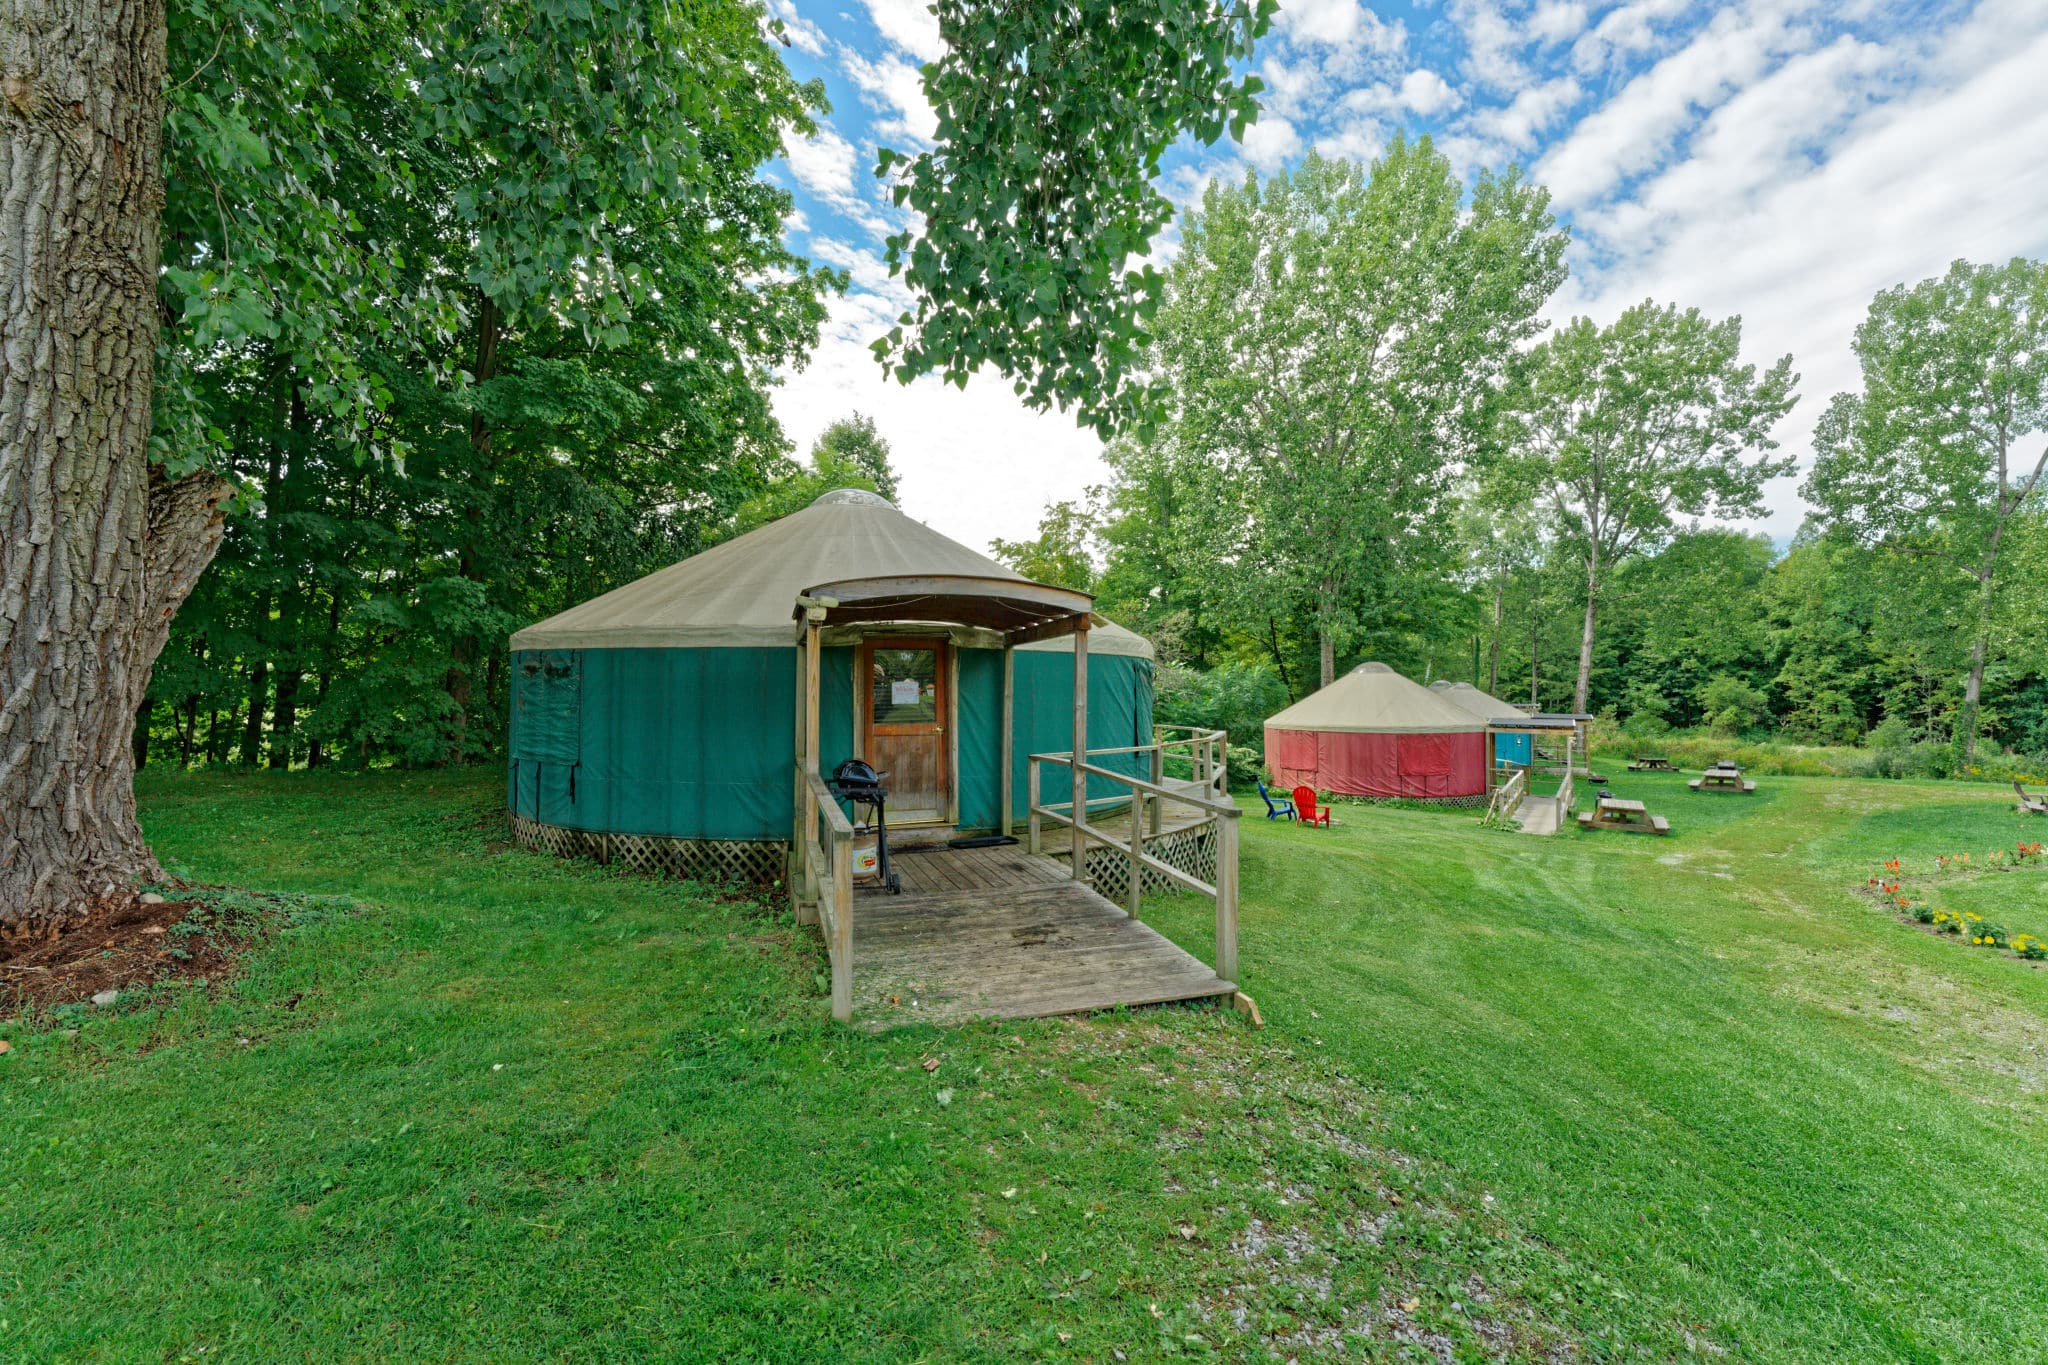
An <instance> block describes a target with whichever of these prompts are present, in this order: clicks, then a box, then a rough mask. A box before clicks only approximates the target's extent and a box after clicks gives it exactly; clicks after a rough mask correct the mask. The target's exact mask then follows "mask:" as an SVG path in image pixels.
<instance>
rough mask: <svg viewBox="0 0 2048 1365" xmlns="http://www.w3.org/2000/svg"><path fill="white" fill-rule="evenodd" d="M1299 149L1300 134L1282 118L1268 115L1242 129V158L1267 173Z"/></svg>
mask: <svg viewBox="0 0 2048 1365" xmlns="http://www.w3.org/2000/svg"><path fill="white" fill-rule="evenodd" d="M1300 150H1301V134H1300V133H1298V132H1296V131H1295V128H1294V125H1293V124H1292V123H1289V122H1288V121H1287V120H1286V119H1284V118H1275V117H1273V116H1271V115H1268V116H1266V117H1264V118H1261V119H1260V120H1259V121H1258V122H1257V123H1254V124H1253V125H1252V126H1251V127H1249V128H1247V129H1245V130H1244V158H1245V160H1247V161H1249V162H1251V163H1252V165H1254V166H1257V167H1258V168H1259V169H1260V170H1262V171H1265V172H1266V173H1267V174H1269V175H1270V174H1271V173H1272V172H1274V171H1276V170H1278V169H1280V165H1281V163H1282V162H1284V161H1286V160H1287V159H1288V158H1289V157H1291V156H1293V155H1295V154H1296V153H1297V152H1299V151H1300Z"/></svg>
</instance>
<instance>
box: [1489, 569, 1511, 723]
mask: <svg viewBox="0 0 2048 1365" xmlns="http://www.w3.org/2000/svg"><path fill="white" fill-rule="evenodd" d="M1507 592H1508V588H1507V576H1506V575H1504V574H1503V575H1500V576H1497V577H1496V578H1495V579H1494V580H1493V645H1492V648H1491V649H1490V650H1489V651H1488V653H1487V657H1486V691H1487V695H1488V696H1494V697H1497V696H1499V695H1500V627H1501V619H1502V617H1503V615H1504V614H1505V613H1506V610H1507Z"/></svg>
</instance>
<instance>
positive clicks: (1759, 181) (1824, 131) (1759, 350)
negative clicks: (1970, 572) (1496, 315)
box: [1551, 0, 2048, 535]
mask: <svg viewBox="0 0 2048 1365" xmlns="http://www.w3.org/2000/svg"><path fill="white" fill-rule="evenodd" d="M2044 69H2048V11H2044V10H2043V9H2042V8H2041V7H2040V6H2038V5H2033V4H2027V3H2023V0H1986V3H1984V4H1981V5H1980V6H1979V7H1978V9H1977V11H1976V12H1975V14H1973V15H1972V16H1971V18H1970V19H1969V20H1968V21H1967V22H1966V23H1965V24H1963V25H1962V26H1961V27H1960V28H1959V29H1958V30H1956V31H1955V32H1953V33H1950V34H1948V35H1945V36H1942V37H1940V38H1939V39H1938V40H1934V41H1928V40H1923V39H1921V38H1920V37H1919V36H1918V35H1906V36H1903V37H1899V38H1895V39H1894V40H1892V41H1891V42H1888V43H1885V44H1883V45H1878V44H1876V43H1872V42H1868V41H1861V40H1854V39H1838V40H1836V41H1835V42H1832V43H1830V44H1828V45H1826V46H1824V47H1822V48H1820V49H1818V50H1816V51H1813V52H1811V53H1806V54H1802V55H1798V56H1795V57H1793V58H1791V59H1790V60H1788V61H1786V62H1785V63H1784V64H1783V65H1782V66H1781V67H1779V68H1778V69H1777V70H1776V71H1775V72H1773V74H1772V75H1771V76H1770V77H1768V78H1766V79H1762V80H1759V81H1756V82H1754V83H1753V84H1750V85H1749V86H1747V87H1746V88H1745V89H1744V90H1743V91H1742V92H1741V93H1739V94H1737V95H1735V96H1733V97H1732V98H1729V99H1728V100H1727V101H1725V102H1724V103H1723V104H1722V105H1721V106H1720V107H1719V108H1718V109H1717V111H1716V112H1715V113H1714V114H1713V115H1712V117H1711V118H1709V119H1707V120H1706V121H1705V123H1704V125H1703V127H1702V128H1701V130H1700V132H1699V133H1698V135H1697V136H1695V137H1694V138H1693V140H1692V142H1691V144H1690V146H1689V149H1688V150H1689V156H1688V158H1687V159H1686V160H1685V161H1682V162H1679V163H1677V164H1675V165H1673V166H1672V167H1670V168H1669V169H1666V170H1663V171H1661V172H1660V173H1658V174H1656V175H1654V176H1653V177H1651V178H1650V179H1649V180H1647V181H1646V182H1644V183H1643V184H1642V186H1641V187H1640V188H1639V189H1638V191H1637V192H1636V193H1635V194H1634V195H1633V196H1632V198H1631V199H1630V200H1628V201H1627V202H1625V203H1622V204H1616V205H1611V206H1609V207H1608V208H1606V209H1603V210H1602V211H1600V212H1599V213H1597V214H1591V213H1589V214H1581V215H1578V216H1577V218H1576V220H1575V225H1576V226H1577V228H1578V230H1579V231H1580V232H1581V233H1582V234H1583V235H1587V236H1591V237H1592V238H1593V239H1594V245H1596V246H1597V247H1598V249H1599V253H1600V254H1599V257H1598V258H1597V260H1596V261H1590V262H1589V261H1587V260H1585V259H1582V258H1581V259H1575V260H1574V271H1575V274H1574V277H1573V279H1572V281H1571V282H1570V283H1569V284H1568V285H1567V286H1566V290H1565V292H1564V294H1563V296H1561V297H1560V298H1559V299H1558V300H1556V301H1555V306H1554V307H1553V309H1552V310H1551V311H1552V315H1553V316H1564V315H1566V314H1567V313H1569V312H1578V311H1584V312H1588V313H1591V314H1592V315H1593V316H1594V317H1596V318H1601V319H1606V318H1609V317H1612V316H1613V315H1614V314H1616V313H1618V312H1619V311H1620V310H1621V309H1622V308H1623V307H1626V306H1627V305H1628V304H1629V303H1632V302H1635V301H1636V300H1639V299H1642V298H1644V297H1646V296H1649V297H1655V298H1657V299H1659V300H1664V301H1673V302H1679V303H1684V304H1691V305H1696V306H1698V307H1700V308H1702V309H1703V310H1705V311H1707V312H1708V313H1710V314H1713V315H1715V316H1725V315H1728V314H1735V313H1739V314H1741V315H1742V318H1743V327H1744V341H1745V346H1744V349H1745V351H1746V352H1747V353H1748V354H1749V355H1750V356H1751V357H1752V358H1755V359H1757V360H1760V361H1762V360H1768V359H1770V358H1772V357H1775V356H1777V355H1780V354H1783V353H1786V352H1790V353H1791V354H1792V355H1793V356H1794V358H1795V368H1797V369H1798V370H1799V371H1800V373H1801V374H1802V376H1803V380H1802V383H1801V392H1802V395H1803V398H1802V401H1801V403H1800V406H1799V408H1798V409H1797V410H1796V411H1795V412H1794V414H1793V416H1792V417H1791V418H1790V419H1788V421H1787V422H1786V423H1785V424H1783V425H1782V426H1781V427H1780V429H1779V433H1778V434H1779V437H1780V440H1781V441H1782V442H1783V443H1784V448H1785V450H1786V451H1788V452H1789V453H1792V454H1795V455H1798V456H1800V457H1802V458H1805V457H1806V456H1807V455H1808V454H1809V453H1810V437H1811V430H1812V425H1813V423H1814V421H1815V420H1816V419H1817V418H1818V416H1819V414H1820V412H1821V410H1822V409H1823V408H1824V407H1825V406H1826V403H1827V400H1828V398H1829V397H1830V396H1831V395H1832V394H1834V393H1835V392H1837V391H1839V390H1842V389H1845V388H1850V387H1853V386H1854V385H1855V383H1856V379H1857V371H1856V364H1855V358H1854V355H1853V353H1852V351H1851V350H1850V341H1851V337H1852V333H1853V331H1854V328H1855V326H1856V324H1857V323H1858V322H1859V321H1860V320H1861V319H1862V316H1863V313H1864V310H1865V309H1866V308H1867V306H1868V304H1869V301H1870V298H1871V296H1872V295H1873V294H1875V293H1876V292H1877V291H1878V290H1880V289H1883V288H1888V287H1890V286H1892V285H1894V284H1899V283H1903V282H1908V281H1913V280H1919V279H1924V278H1927V277H1929V276H1932V275H1938V274H1940V273H1941V272H1942V271H1943V270H1944V269H1946V268H1947V265H1948V263H1949V262H1950V261H1951V260H1952V259H1955V258H1957V257H1964V258H1968V259H1971V260H1977V261H1992V260H2003V259H2006V258H2007V257H2010V256H2013V255H2033V256H2039V255H2041V254H2043V252H2044V251H2048V212H2044V209H2048V162H2044V160H2043V158H2042V157H2041V156H2040V154H2039V149H2040V148H2041V147H2042V146H2044V145H2048V107H2044V105H2043V103H2042V101H2041V100H2040V98H2039V89H2040V73H2041V71H2043V70H2044ZM1576 255H1577V253H1575V256H1576ZM1794 483H1796V481H1788V482H1787V483H1786V484H1785V485H1783V486H1781V487H1779V488H1778V489H1776V490H1774V491H1773V494H1772V498H1773V504H1774V509H1775V510H1774V511H1773V513H1772V515H1771V516H1770V517H1769V518H1768V519H1767V520H1766V523H1765V529H1767V530H1769V531H1771V532H1772V533H1773V534H1778V535H1785V534H1789V533H1790V532H1791V531H1792V530H1794V529H1796V528H1797V526H1798V523H1799V520H1800V518H1801V516H1802V515H1803V508H1802V507H1801V505H1800V504H1799V502H1798V499H1797V498H1796V496H1795V495H1794V492H1793V486H1794Z"/></svg>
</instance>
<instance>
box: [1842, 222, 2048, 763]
mask: <svg viewBox="0 0 2048 1365" xmlns="http://www.w3.org/2000/svg"><path fill="white" fill-rule="evenodd" d="M1856 358H1857V360H1858V362H1859V364H1860V365H1861V368H1862V374H1863V389H1862V392H1860V393H1842V394H1837V395H1836V396H1835V399H1834V401H1833V402H1832V403H1831V404H1830V405H1829V407H1828V411H1827V414H1826V416H1825V417H1824V418H1823V419H1822V421H1821V424H1820V427H1819V429H1818V430H1817V431H1816V433H1815V439H1814V444H1815V447H1816V450H1817V452H1818V458H1817V459H1816V460H1815V462H1814V467H1813V474H1812V476H1811V477H1810V478H1809V479H1808V480H1807V482H1806V487H1805V490H1804V491H1805V493H1806V496H1807V497H1808V499H1809V500H1811V501H1812V502H1813V503H1814V504H1815V505H1816V506H1818V507H1819V508H1820V509H1821V514H1822V517H1823V518H1824V520H1825V523H1826V524H1827V525H1828V526H1829V527H1831V528H1832V529H1834V530H1835V531H1837V532H1839V533H1841V534H1844V535H1847V536H1851V537H1854V538H1856V539H1858V540H1861V541H1863V542H1865V543H1871V544H1878V545H1882V546H1884V547H1885V548H1886V549H1887V550H1890V551H1895V552H1898V553H1903V554H1909V555H1922V556H1929V557H1931V558H1933V559H1935V560H1938V561H1939V562H1941V563H1943V564H1945V565H1947V566H1949V568H1950V569H1951V570H1952V571H1953V573H1954V575H1955V576H1956V577H1957V578H1958V579H1959V580H1960V581H1963V582H1966V583H1967V584H1968V585H1969V586H1970V588H1971V590H1972V591H1971V597H1972V610H1971V612H1970V619H1969V620H1968V622H1967V623H1966V624H1965V625H1964V629H1966V630H1967V631H1968V632H1969V635H1968V638H1969V641H1970V649H1969V662H1968V664H1967V675H1966V678H1965V681H1964V690H1963V701H1962V711H1961V715H1960V716H1959V718H1958V720H1957V725H1956V746H1957V750H1958V754H1959V756H1960V758H1961V759H1962V761H1963V762H1965V763H1967V762H1968V761H1969V760H1970V758H1971V756H1972V754H1973V753H1974V750H1975V746H1976V731H1977V711H1978V707H1979V705H1980V703H1981V698H1982V691H1983V684H1984V669H1985V666H1986V663H1987V662H1988V660H1989V657H1990V643H1991V636H1992V633H1993V630H1994V628H1995V624H1996V616H1997V612H1998V608H1999V603H2000V599H2001V597H2002V595H2003V588H2004V586H2005V575H2004V573H2003V570H2004V569H2005V567H2006V564H2007V563H2008V559H2007V556H2006V553H2005V550H2006V538H2007V535H2008V532H2009V531H2010V529H2011V528H2012V526H2013V524H2014V519H2015V518H2016V517H2018V516H2020V514H2021V513H2022V512H2023V511H2024V510H2025V509H2027V508H2028V507H2030V506H2033V507H2035V508H2036V509H2038V507H2039V506H2040V502H2041V498H2042V495H2043V493H2044V491H2048V485H2044V483H2043V479H2042V475H2043V471H2044V469H2048V264H2044V263H2042V262H2038V261H2026V260H2013V261H2009V262H2007V263H2006V264H2004V265H1982V266H1980V265H1972V264H1970V263H1969V262H1967V261H1958V262H1956V263H1955V264H1954V265H1953V266H1952V267H1950V269H1949V271H1948V273H1947V274H1946V275H1944V276H1942V277H1940V278H1939V279H1932V280H1925V281H1922V282H1920V283H1919V284H1915V285H1901V286H1899V287H1898V288H1895V289H1888V290H1886V291H1885V292H1883V293H1881V294H1879V295H1878V296H1877V298H1876V299H1874V300H1873V301H1872V302H1871V305H1870V313H1869V316H1868V317H1866V318H1865V320H1864V322H1863V325H1862V326H1860V327H1859V328H1857V331H1856Z"/></svg>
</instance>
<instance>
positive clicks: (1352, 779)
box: [1266, 664, 1486, 801]
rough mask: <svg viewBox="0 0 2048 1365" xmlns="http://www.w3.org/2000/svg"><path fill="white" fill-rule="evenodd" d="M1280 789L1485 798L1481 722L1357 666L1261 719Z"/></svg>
mask: <svg viewBox="0 0 2048 1365" xmlns="http://www.w3.org/2000/svg"><path fill="white" fill-rule="evenodd" d="M1266 764H1267V766H1268V767H1270V768H1271V769H1272V770H1273V777H1274V780H1275V781H1276V782H1277V783H1278V784H1279V785H1280V786H1281V787H1296V786H1308V787H1314V788H1315V789H1316V790H1317V791H1323V792H1333V793H1335V794H1337V795H1339V796H1402V797H1409V798H1412V799H1420V800H1439V801H1441V800H1447V799H1454V798H1458V797H1471V796H1484V795H1486V722H1485V721H1484V720H1482V719H1481V718H1479V717H1478V716H1475V715H1473V714H1472V713H1471V712H1470V711H1467V710H1465V709H1464V708H1463V707H1461V706H1458V705H1456V704H1455V703H1453V702H1451V701H1450V700H1448V699H1447V698H1445V697H1443V696H1441V695H1439V694H1438V693H1435V692H1432V691H1430V690H1429V689H1428V688H1426V687H1422V686H1420V685H1418V684H1416V683H1412V682H1410V681H1409V680H1408V679H1406V678H1404V677H1402V676H1401V675H1400V674H1399V673H1396V672H1395V671H1394V670H1393V669H1391V668H1388V667H1387V666H1386V665H1385V664H1360V665H1359V666H1358V667H1356V668H1354V669H1352V670H1351V671H1350V672H1349V673H1346V674H1345V675H1344V676H1343V677H1341V678H1339V679H1337V681H1335V682H1333V683H1331V684H1330V685H1329V686H1328V687H1325V688H1324V689H1322V691H1320V692H1315V693H1312V694H1310V695H1309V696H1306V697H1303V698H1302V699H1301V700H1300V701H1298V702H1296V703H1295V704H1294V705H1292V706H1290V707H1288V708H1287V709H1286V710H1285V711H1282V712H1281V713H1280V714H1279V715H1277V716H1274V717H1273V718H1272V719H1270V720H1268V721H1267V722H1266Z"/></svg>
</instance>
